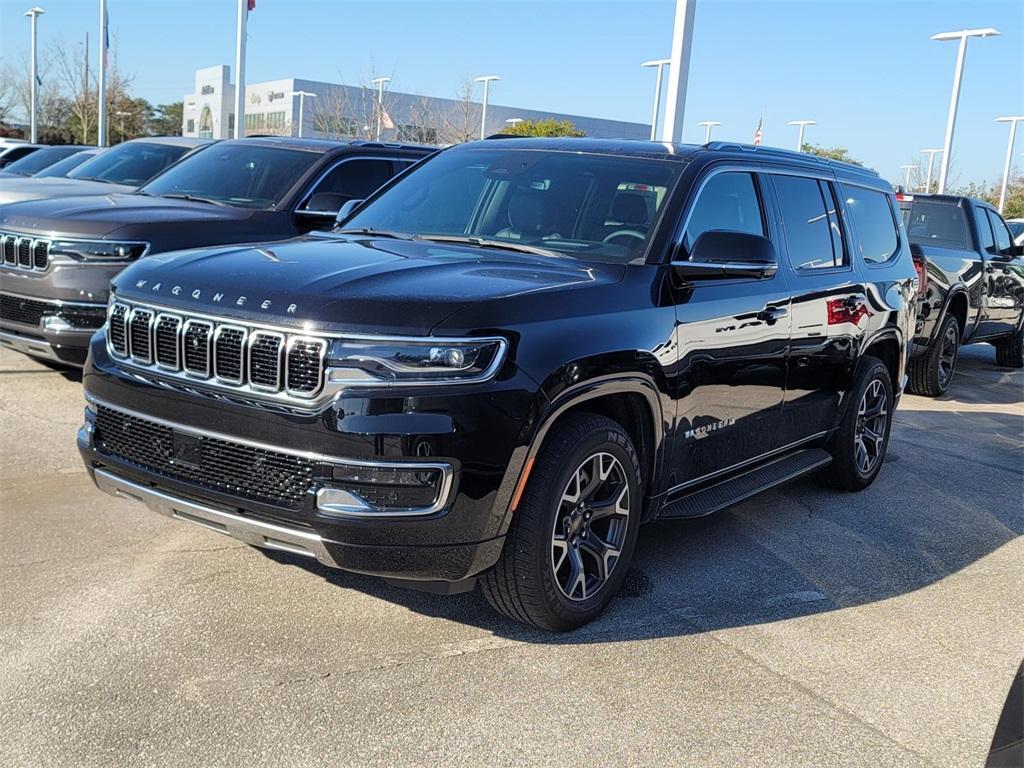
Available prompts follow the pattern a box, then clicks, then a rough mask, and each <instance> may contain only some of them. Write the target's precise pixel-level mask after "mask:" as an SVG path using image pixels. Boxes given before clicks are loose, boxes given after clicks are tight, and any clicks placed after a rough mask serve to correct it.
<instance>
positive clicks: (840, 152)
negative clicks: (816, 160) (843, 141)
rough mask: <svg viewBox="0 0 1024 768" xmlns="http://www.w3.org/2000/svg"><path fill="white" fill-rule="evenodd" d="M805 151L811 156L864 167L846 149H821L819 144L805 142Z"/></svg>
mask: <svg viewBox="0 0 1024 768" xmlns="http://www.w3.org/2000/svg"><path fill="white" fill-rule="evenodd" d="M803 151H804V152H806V153H807V154H809V155H817V156H818V157H825V158H828V159H829V160H842V161H843V162H844V163H853V164H854V165H864V163H862V162H861V161H860V160H857V159H855V158H853V157H850V150H848V149H847V148H846V147H819V146H818V145H817V144H810V143H808V142H804V146H803Z"/></svg>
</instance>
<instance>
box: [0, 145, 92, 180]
mask: <svg viewBox="0 0 1024 768" xmlns="http://www.w3.org/2000/svg"><path fill="white" fill-rule="evenodd" d="M82 149H84V147H43V148H42V149H37V150H36V151H35V152H33V153H32V154H30V155H28V156H26V157H23V158H21V159H20V160H15V161H14V162H13V163H11V164H10V165H8V166H7V167H6V168H4V173H9V174H12V175H14V176H35V175H36V174H37V173H38V172H39V171H41V170H43V169H44V168H49V167H50V166H51V165H53V164H54V163H56V162H57V161H58V160H62V159H64V158H66V157H67V156H68V155H74V154H76V153H78V152H81V151H82Z"/></svg>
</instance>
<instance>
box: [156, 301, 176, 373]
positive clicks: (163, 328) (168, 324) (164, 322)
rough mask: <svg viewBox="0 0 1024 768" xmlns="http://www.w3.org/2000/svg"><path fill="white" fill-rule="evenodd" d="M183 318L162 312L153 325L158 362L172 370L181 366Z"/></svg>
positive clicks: (159, 364) (162, 366)
mask: <svg viewBox="0 0 1024 768" xmlns="http://www.w3.org/2000/svg"><path fill="white" fill-rule="evenodd" d="M180 339H181V318H180V317H178V316H177V315H167V314H160V315H157V316H156V324H155V325H154V326H153V352H154V357H155V359H156V364H157V365H158V366H160V367H161V368H166V369H168V370H170V371H177V370H178V369H180V368H181V353H180V349H181V344H180Z"/></svg>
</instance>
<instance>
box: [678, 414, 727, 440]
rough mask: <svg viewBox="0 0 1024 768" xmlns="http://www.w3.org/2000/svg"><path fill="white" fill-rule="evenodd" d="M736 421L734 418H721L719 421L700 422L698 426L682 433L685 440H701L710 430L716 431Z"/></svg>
mask: <svg viewBox="0 0 1024 768" xmlns="http://www.w3.org/2000/svg"><path fill="white" fill-rule="evenodd" d="M735 423H736V419H722V420H721V421H713V422H711V423H710V424H702V425H701V426H699V427H694V428H693V429H688V430H686V432H684V433H683V436H684V437H685V438H686V439H687V440H702V439H704V438H705V437H707V436H708V435H710V434H711V433H712V432H717V431H718V430H719V429H725V428H726V427H731V426H732V425H733V424H735Z"/></svg>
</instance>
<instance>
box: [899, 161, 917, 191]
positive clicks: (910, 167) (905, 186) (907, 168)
mask: <svg viewBox="0 0 1024 768" xmlns="http://www.w3.org/2000/svg"><path fill="white" fill-rule="evenodd" d="M915 168H917V166H916V165H901V166H900V169H901V170H903V171H906V172H907V173H906V176H904V178H903V191H904V192H910V191H911V190H910V172H911V171H912V170H914V169H915Z"/></svg>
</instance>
